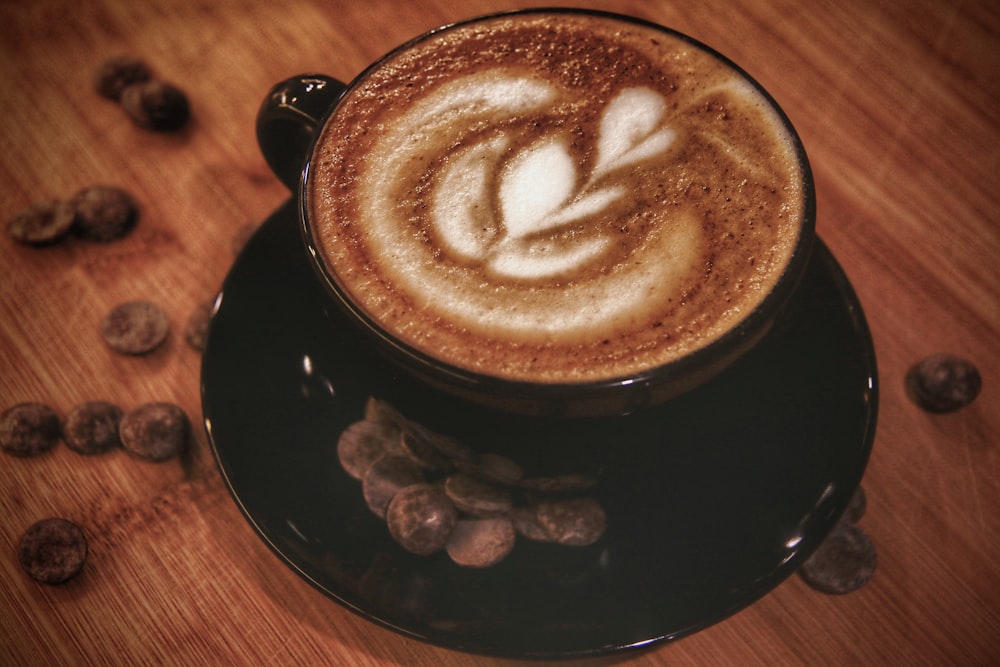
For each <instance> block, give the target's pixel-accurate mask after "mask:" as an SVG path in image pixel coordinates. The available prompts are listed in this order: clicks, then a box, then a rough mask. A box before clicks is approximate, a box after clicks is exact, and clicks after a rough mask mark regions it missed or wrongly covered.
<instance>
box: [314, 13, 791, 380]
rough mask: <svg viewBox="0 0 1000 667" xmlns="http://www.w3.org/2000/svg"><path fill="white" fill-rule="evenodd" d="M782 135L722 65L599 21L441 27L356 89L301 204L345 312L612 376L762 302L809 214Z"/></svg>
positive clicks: (433, 341)
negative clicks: (350, 305)
mask: <svg viewBox="0 0 1000 667" xmlns="http://www.w3.org/2000/svg"><path fill="white" fill-rule="evenodd" d="M801 178H802V175H801V171H800V166H799V164H798V161H797V157H796V154H795V149H794V142H793V140H792V139H791V138H790V137H789V136H788V135H787V133H786V131H785V129H784V127H783V126H782V124H781V121H780V120H779V118H778V116H777V114H776V112H775V111H774V110H773V108H772V107H771V106H770V104H769V103H768V102H767V101H766V100H765V98H764V97H763V96H762V95H761V94H760V93H759V92H758V91H757V90H756V89H755V88H754V87H753V86H752V85H751V84H749V83H748V82H747V81H746V80H745V79H744V78H743V77H742V75H740V74H739V73H738V72H735V71H734V70H732V69H731V68H730V67H728V66H727V65H725V64H724V63H723V62H721V61H720V60H719V59H717V58H716V57H715V56H713V55H711V54H708V53H706V52H704V51H701V50H700V49H697V48H695V47H693V46H692V45H690V44H688V43H686V42H684V41H682V40H680V39H676V38H674V37H672V36H670V35H668V34H666V33H663V32H661V31H658V30H654V29H652V28H646V27H644V26H639V25H630V26H627V28H626V29H623V26H622V24H621V23H619V22H616V21H612V20H609V19H606V18H600V17H596V16H593V17H587V16H577V17H560V18H559V21H558V22H556V23H550V22H549V21H547V20H546V18H545V15H523V16H520V17H501V18H497V19H494V20H492V21H488V22H485V23H480V24H472V25H467V26H459V27H456V28H452V29H449V30H445V31H442V32H440V33H437V34H435V35H432V36H430V37H429V38H426V39H425V40H423V41H422V42H418V43H417V44H415V45H412V46H410V47H409V48H408V49H406V50H403V51H401V52H399V53H397V54H395V55H393V56H392V57H390V58H388V59H387V60H386V61H384V62H383V63H381V65H380V66H379V67H376V68H374V69H373V70H372V71H370V72H369V73H368V74H367V75H366V76H365V77H363V78H362V79H361V80H360V81H358V82H356V83H355V84H354V85H353V86H352V88H351V90H350V91H349V92H348V94H347V95H346V96H345V98H344V99H343V100H342V101H341V103H340V104H339V106H338V108H337V110H336V111H335V113H334V114H333V116H332V117H331V119H330V120H329V121H328V124H327V126H326V127H325V128H324V130H323V133H322V135H321V137H320V141H319V143H318V148H317V149H316V153H315V157H314V160H313V164H312V165H311V169H310V174H309V181H308V189H307V197H308V206H309V209H310V215H311V216H312V218H313V220H314V221H315V224H314V226H315V229H316V235H317V245H318V246H319V248H320V249H321V251H322V253H323V261H324V263H325V265H326V267H327V269H328V270H329V272H330V273H331V275H332V276H333V279H334V281H335V282H336V283H337V284H338V285H339V287H340V289H342V290H343V291H344V292H345V294H347V295H348V298H350V299H351V300H352V301H353V302H354V303H355V304H356V306H357V307H358V308H360V309H361V310H362V311H364V312H365V313H367V314H368V316H369V317H370V318H371V319H372V320H374V321H376V322H378V323H379V325H380V326H382V327H384V328H385V329H386V330H387V331H389V332H391V333H392V335H393V336H396V337H398V338H399V339H401V340H403V341H404V342H406V343H407V344H409V345H411V346H413V347H415V348H417V349H419V350H422V351H424V352H425V353H427V354H429V355H430V356H432V357H435V358H438V359H441V360H444V361H445V362H447V363H450V364H452V365H455V366H458V367H462V368H467V369H472V370H475V371H477V372H483V373H486V374H489V375H496V376H500V377H506V378H510V379H519V380H531V381H540V382H579V381H584V380H591V379H601V378H611V377H620V376H624V375H627V374H630V373H635V372H636V371H639V370H641V369H643V368H651V367H654V366H657V365H661V364H663V363H667V362H669V361H671V360H672V359H675V358H677V357H679V356H682V355H684V354H686V353H688V352H690V351H691V350H694V349H697V348H698V347H701V346H704V345H705V344H708V343H709V342H711V341H712V340H714V339H715V338H717V337H719V336H720V335H722V334H723V333H725V332H726V331H727V330H729V329H730V328H731V327H732V326H734V324H736V323H738V322H739V321H740V320H741V319H742V318H743V317H745V316H746V314H747V313H749V312H750V310H752V309H753V308H754V307H755V305H756V304H757V303H759V301H760V300H761V299H762V298H763V297H764V296H765V295H766V293H767V291H768V290H769V289H770V287H771V285H772V284H773V283H774V281H775V280H776V279H777V277H778V275H780V273H781V271H782V269H783V267H784V265H785V264H786V263H787V261H788V258H789V256H790V254H791V251H792V249H793V247H794V243H795V241H796V239H797V230H798V227H799V225H800V224H801V218H802V215H803V202H802V198H803V193H802V185H801Z"/></svg>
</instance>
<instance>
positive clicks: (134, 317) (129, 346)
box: [101, 301, 170, 355]
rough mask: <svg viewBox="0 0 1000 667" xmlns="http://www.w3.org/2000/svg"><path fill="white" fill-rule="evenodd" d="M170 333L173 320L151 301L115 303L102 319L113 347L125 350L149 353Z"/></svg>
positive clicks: (103, 334) (103, 330)
mask: <svg viewBox="0 0 1000 667" xmlns="http://www.w3.org/2000/svg"><path fill="white" fill-rule="evenodd" d="M169 333H170V320H168V319H167V315H166V313H164V312H163V311H162V310H161V309H160V308H159V307H158V306H156V305H154V304H152V303H149V302H148V301H130V302H128V303H123V304H120V305H118V306H115V307H114V308H113V309H112V310H111V312H110V313H108V314H107V315H106V316H105V318H104V319H103V320H102V321H101V335H102V336H103V337H104V341H105V342H106V343H107V344H108V345H109V346H110V347H111V349H113V350H115V351H117V352H121V353H122V354H133V355H138V354H146V353H147V352H152V351H153V350H155V349H156V348H157V347H159V346H160V345H161V344H162V343H163V341H165V340H166V339H167V334H169Z"/></svg>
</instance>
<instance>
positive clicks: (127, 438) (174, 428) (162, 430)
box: [118, 403, 191, 461]
mask: <svg viewBox="0 0 1000 667" xmlns="http://www.w3.org/2000/svg"><path fill="white" fill-rule="evenodd" d="M190 433H191V422H190V421H189V420H188V417H187V414H185V412H184V411H183V410H181V409H180V408H179V407H178V406H176V405H174V404H172V403H146V404H145V405H140V406H139V407H137V408H135V409H133V410H130V411H129V412H127V413H126V414H125V416H123V417H122V419H121V423H120V424H119V426H118V435H119V437H120V438H121V443H122V446H123V447H124V448H125V449H126V450H127V451H129V452H130V453H132V454H134V455H136V456H138V457H139V458H143V459H148V460H150V461H166V460H167V459H170V458H173V457H175V456H178V455H179V454H180V453H181V452H183V451H184V449H185V448H186V447H187V444H188V438H189V436H190Z"/></svg>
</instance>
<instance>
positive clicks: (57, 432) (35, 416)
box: [0, 403, 62, 457]
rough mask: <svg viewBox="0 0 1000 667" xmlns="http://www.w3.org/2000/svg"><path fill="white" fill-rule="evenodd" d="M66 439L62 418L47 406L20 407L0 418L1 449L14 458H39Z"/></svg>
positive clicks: (19, 405)
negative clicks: (62, 438) (60, 439)
mask: <svg viewBox="0 0 1000 667" xmlns="http://www.w3.org/2000/svg"><path fill="white" fill-rule="evenodd" d="M61 436H62V424H61V423H60V421H59V415H57V414H56V413H55V411H54V410H53V409H52V408H50V407H49V406H47V405H45V404H43V403H19V404H17V405H15V406H12V407H10V408H7V409H6V410H4V412H3V414H2V415H0V448H2V449H3V451H5V452H7V453H8V454H13V455H14V456H24V457H28V456H38V455H39V454H44V453H45V452H47V451H49V450H50V449H52V448H53V447H55V446H56V444H57V443H58V442H59V438H60V437H61Z"/></svg>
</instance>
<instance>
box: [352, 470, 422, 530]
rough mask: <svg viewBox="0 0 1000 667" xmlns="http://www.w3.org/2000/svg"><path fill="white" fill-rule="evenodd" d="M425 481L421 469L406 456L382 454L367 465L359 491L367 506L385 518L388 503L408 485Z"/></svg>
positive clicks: (378, 515)
mask: <svg viewBox="0 0 1000 667" xmlns="http://www.w3.org/2000/svg"><path fill="white" fill-rule="evenodd" d="M424 481H426V480H425V478H424V473H423V470H422V469H421V468H420V466H419V465H417V464H416V463H415V462H414V461H413V460H412V459H410V458H409V457H408V456H400V455H398V454H394V455H389V456H383V457H382V458H380V459H378V460H377V461H375V462H374V463H373V464H371V465H370V466H368V470H367V472H365V476H364V479H363V480H362V482H361V492H362V494H363V495H364V497H365V503H366V504H367V505H368V508H369V509H370V510H371V511H372V512H374V513H375V515H376V516H377V517H379V518H380V519H384V518H385V513H386V510H387V509H388V508H389V503H390V502H392V499H393V498H395V497H396V494H397V493H399V492H400V491H401V490H403V489H405V488H406V487H408V486H412V485H414V484H420V483H422V482H424Z"/></svg>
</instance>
